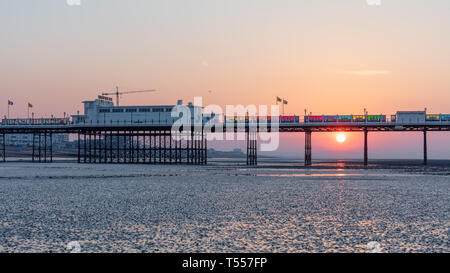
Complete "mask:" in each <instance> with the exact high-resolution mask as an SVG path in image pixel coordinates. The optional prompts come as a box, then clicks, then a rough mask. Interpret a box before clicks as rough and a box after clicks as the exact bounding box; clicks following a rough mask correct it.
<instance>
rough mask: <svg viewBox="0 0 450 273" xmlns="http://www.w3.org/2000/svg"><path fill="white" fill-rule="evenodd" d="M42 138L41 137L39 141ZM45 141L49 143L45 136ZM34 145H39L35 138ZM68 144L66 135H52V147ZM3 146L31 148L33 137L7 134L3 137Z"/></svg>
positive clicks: (37, 139) (30, 135)
mask: <svg viewBox="0 0 450 273" xmlns="http://www.w3.org/2000/svg"><path fill="white" fill-rule="evenodd" d="M43 139H44V137H41V141H44V140H43ZM47 140H48V141H49V138H48V136H47ZM34 141H35V144H36V145H38V144H39V138H38V137H37V136H36V137H35V140H34ZM68 142H69V135H68V134H53V135H52V144H53V145H65V144H67V143H68ZM5 144H6V145H7V146H19V147H21V146H24V147H31V146H33V135H32V134H7V135H5Z"/></svg>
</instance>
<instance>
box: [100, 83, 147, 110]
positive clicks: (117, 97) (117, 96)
mask: <svg viewBox="0 0 450 273" xmlns="http://www.w3.org/2000/svg"><path fill="white" fill-rule="evenodd" d="M147 92H156V90H155V89H151V90H138V91H124V92H119V87H118V86H116V92H112V93H102V95H103V96H111V95H116V106H119V97H120V96H121V95H125V94H133V93H147Z"/></svg>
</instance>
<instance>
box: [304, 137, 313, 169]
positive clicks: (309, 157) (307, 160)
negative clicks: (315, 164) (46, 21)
mask: <svg viewBox="0 0 450 273" xmlns="http://www.w3.org/2000/svg"><path fill="white" fill-rule="evenodd" d="M311 138H312V132H311V131H306V132H305V166H311V165H312V145H311Z"/></svg>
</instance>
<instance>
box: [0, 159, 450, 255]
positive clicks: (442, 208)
mask: <svg viewBox="0 0 450 273" xmlns="http://www.w3.org/2000/svg"><path fill="white" fill-rule="evenodd" d="M273 162H274V160H271V161H270V162H269V161H268V160H267V162H262V163H261V164H260V166H258V167H256V168H249V167H247V166H245V165H243V164H241V165H236V164H235V163H233V164H232V163H230V162H229V161H220V162H218V161H216V162H212V163H211V164H210V165H208V166H202V167H196V166H154V165H80V164H76V163H58V164H31V163H1V164H0V234H1V236H0V252H67V250H66V246H67V244H68V243H69V242H71V241H78V242H79V243H80V246H81V251H82V252H366V251H368V250H367V249H366V247H367V244H368V243H369V242H371V241H376V242H379V243H380V244H381V251H382V252H449V251H450V244H449V238H448V235H449V226H450V210H449V204H450V175H449V173H450V162H448V161H436V162H431V166H428V167H423V166H421V165H420V162H418V161H417V162H416V161H401V162H397V161H380V162H374V163H372V164H371V165H370V166H369V167H368V168H364V167H363V166H361V165H360V163H359V162H325V161H324V162H317V163H316V164H315V166H314V167H313V168H304V167H303V166H302V164H301V162H300V161H293V160H285V161H282V160H277V161H275V163H273Z"/></svg>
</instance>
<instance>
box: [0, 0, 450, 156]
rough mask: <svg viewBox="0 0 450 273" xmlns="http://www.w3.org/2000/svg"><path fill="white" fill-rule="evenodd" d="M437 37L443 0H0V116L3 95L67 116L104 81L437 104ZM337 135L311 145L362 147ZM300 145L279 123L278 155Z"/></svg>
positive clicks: (415, 147)
mask: <svg viewBox="0 0 450 273" xmlns="http://www.w3.org/2000/svg"><path fill="white" fill-rule="evenodd" d="M449 49H450V1H448V0H429V1H424V0H382V4H381V5H380V6H369V5H368V4H367V2H366V0H342V1H335V0H328V1H325V0H310V1H306V0H305V1H300V0H282V1H275V0H270V1H269V0H221V1H216V0H164V1H163V0H158V1H152V0H81V6H69V5H67V3H66V0H42V1H36V0H0V114H1V115H2V116H4V115H6V112H7V111H6V103H7V100H8V99H12V100H13V101H14V102H15V104H16V105H15V106H14V107H13V108H12V111H11V117H16V116H22V117H25V116H26V103H27V102H28V101H29V102H31V103H32V104H33V105H35V107H34V109H33V111H34V112H35V113H36V115H37V116H42V115H50V114H55V115H58V116H62V113H63V112H67V113H71V114H74V113H76V111H77V110H81V109H82V104H81V101H82V100H85V99H90V98H93V97H95V96H96V95H97V94H98V93H100V92H101V91H103V90H110V89H113V88H114V86H116V85H119V86H120V87H122V88H123V89H125V90H134V89H153V88H155V89H157V90H158V93H149V94H135V95H129V96H125V97H123V98H122V103H123V104H124V105H125V104H128V105H130V104H139V105H143V104H174V103H175V102H176V100H177V99H179V98H180V99H184V100H185V101H190V100H192V98H193V97H194V96H203V97H204V100H205V103H216V104H220V105H225V104H257V105H258V104H273V103H274V98H275V97H276V96H277V95H278V96H281V97H285V98H286V99H287V100H288V101H289V105H288V107H287V109H286V111H287V112H288V113H292V114H294V113H297V114H303V111H304V109H305V108H306V109H308V112H310V111H311V112H313V113H316V114H322V113H323V114H337V113H340V114H359V113H362V112H363V109H364V108H367V109H368V111H369V113H373V114H375V113H377V114H379V113H383V114H392V113H395V112H396V111H397V110H422V109H424V108H425V107H427V108H428V112H433V113H449V112H450V50H449ZM99 90H100V91H99ZM209 91H211V92H209ZM348 137H349V140H348V141H347V142H346V143H344V144H339V145H338V144H336V142H335V140H334V138H335V135H333V134H316V135H314V136H313V149H314V156H315V157H316V158H317V157H332V158H348V157H361V156H362V134H348ZM449 140H450V134H448V133H442V134H431V135H430V157H431V158H450V141H449ZM370 141H371V143H370V145H371V146H370V148H371V150H370V152H371V153H370V155H371V157H378V158H420V157H421V149H422V147H421V145H422V143H421V134H418V133H417V134H404V133H393V134H371V136H370ZM303 144H304V138H303V135H301V134H296V135H286V136H284V137H283V143H282V146H281V147H280V150H279V151H278V153H277V154H283V155H289V156H297V155H298V156H299V157H302V156H303V154H302V153H303ZM225 146H226V147H228V148H232V147H234V146H233V145H231V146H230V145H229V144H227V145H223V144H219V145H217V147H225ZM235 146H238V145H235Z"/></svg>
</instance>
